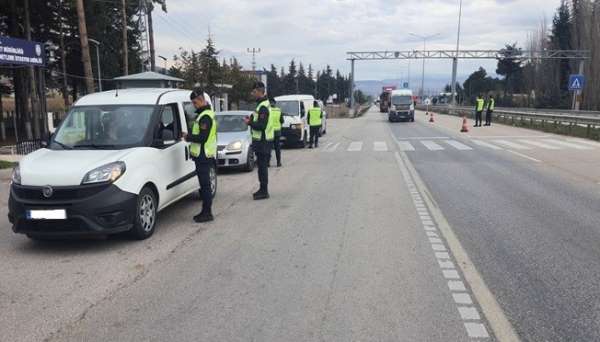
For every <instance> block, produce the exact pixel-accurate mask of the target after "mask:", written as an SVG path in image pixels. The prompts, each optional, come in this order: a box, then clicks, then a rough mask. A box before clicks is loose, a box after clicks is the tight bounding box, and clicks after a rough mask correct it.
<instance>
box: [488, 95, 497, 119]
mask: <svg viewBox="0 0 600 342" xmlns="http://www.w3.org/2000/svg"><path fill="white" fill-rule="evenodd" d="M486 108H487V110H486V112H485V126H491V125H492V114H493V113H494V108H496V100H494V96H493V95H490V98H489V99H488V102H487V105H486Z"/></svg>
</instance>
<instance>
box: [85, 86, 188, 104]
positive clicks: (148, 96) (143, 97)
mask: <svg viewBox="0 0 600 342" xmlns="http://www.w3.org/2000/svg"><path fill="white" fill-rule="evenodd" d="M190 92H191V90H184V89H170V88H128V89H119V90H109V91H103V92H100V93H93V94H89V95H86V96H84V97H82V98H80V99H79V100H77V102H76V103H75V105H76V106H94V105H107V104H116V105H121V104H130V105H154V104H156V101H157V100H158V98H159V97H160V96H161V95H162V94H165V93H169V94H170V95H179V96H187V97H188V98H189V94H190Z"/></svg>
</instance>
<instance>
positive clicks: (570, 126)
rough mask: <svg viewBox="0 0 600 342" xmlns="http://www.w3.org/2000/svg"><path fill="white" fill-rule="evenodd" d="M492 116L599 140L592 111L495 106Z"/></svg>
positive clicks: (598, 119) (459, 111)
mask: <svg viewBox="0 0 600 342" xmlns="http://www.w3.org/2000/svg"><path fill="white" fill-rule="evenodd" d="M417 108H418V109H421V110H424V109H425V106H417ZM429 110H432V111H435V112H438V113H442V114H449V115H457V116H472V115H474V109H473V107H449V106H429ZM494 117H495V119H496V120H500V121H503V122H504V123H508V124H511V125H513V126H524V127H531V128H534V129H541V130H543V131H553V132H556V133H561V134H567V135H573V136H579V137H586V138H590V139H595V140H600V115H596V114H595V113H594V112H590V113H589V114H587V115H586V114H585V112H584V113H581V114H577V115H573V114H571V112H569V111H565V113H562V112H555V113H543V112H530V111H520V110H514V109H505V108H496V110H494Z"/></svg>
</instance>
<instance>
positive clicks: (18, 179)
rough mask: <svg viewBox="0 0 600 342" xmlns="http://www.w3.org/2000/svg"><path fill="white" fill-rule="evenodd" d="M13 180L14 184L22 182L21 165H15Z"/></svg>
mask: <svg viewBox="0 0 600 342" xmlns="http://www.w3.org/2000/svg"><path fill="white" fill-rule="evenodd" d="M11 181H12V182H13V183H14V184H19V185H20V184H21V168H20V167H19V165H17V166H15V167H14V168H13V171H12V176H11Z"/></svg>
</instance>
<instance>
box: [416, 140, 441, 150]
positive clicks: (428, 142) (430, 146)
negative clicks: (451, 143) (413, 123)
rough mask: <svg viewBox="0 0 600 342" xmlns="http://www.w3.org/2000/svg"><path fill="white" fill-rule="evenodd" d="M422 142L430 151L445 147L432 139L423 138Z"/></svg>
mask: <svg viewBox="0 0 600 342" xmlns="http://www.w3.org/2000/svg"><path fill="white" fill-rule="evenodd" d="M421 144H423V145H424V146H425V147H427V149H428V150H429V151H443V150H444V148H443V147H442V146H440V145H438V144H436V143H435V142H433V141H431V140H422V141H421Z"/></svg>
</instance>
